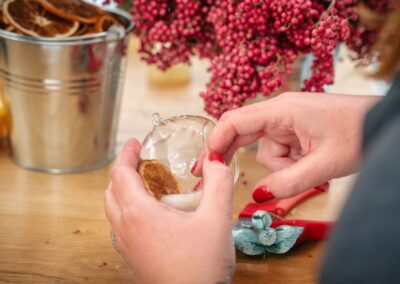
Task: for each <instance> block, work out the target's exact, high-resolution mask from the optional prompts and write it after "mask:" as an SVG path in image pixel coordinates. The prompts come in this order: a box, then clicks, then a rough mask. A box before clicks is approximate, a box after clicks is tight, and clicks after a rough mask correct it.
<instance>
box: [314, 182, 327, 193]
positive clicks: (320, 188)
mask: <svg viewBox="0 0 400 284" xmlns="http://www.w3.org/2000/svg"><path fill="white" fill-rule="evenodd" d="M329 187H330V182H329V181H328V182H325V183H323V184H321V185H318V186H316V187H315V189H316V190H319V191H322V192H325V191H328V189H329Z"/></svg>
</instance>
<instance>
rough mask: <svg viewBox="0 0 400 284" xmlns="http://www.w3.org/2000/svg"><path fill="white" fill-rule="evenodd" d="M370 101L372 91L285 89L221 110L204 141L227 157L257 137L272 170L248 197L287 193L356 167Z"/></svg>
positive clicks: (264, 161) (267, 197)
mask: <svg viewBox="0 0 400 284" xmlns="http://www.w3.org/2000/svg"><path fill="white" fill-rule="evenodd" d="M376 101H377V98H376V97H372V96H349V95H328V94H305V93H285V94H282V95H280V96H278V97H276V98H274V99H270V100H268V101H265V102H262V103H258V104H254V105H249V106H245V107H242V108H240V109H237V110H233V111H230V112H227V113H225V114H224V115H223V116H222V117H221V119H220V121H219V123H218V124H217V126H216V127H215V129H214V131H213V133H212V135H211V137H210V139H209V141H208V147H209V149H211V150H213V151H216V152H219V153H222V154H223V156H224V157H225V159H226V160H227V161H229V160H230V159H231V158H232V156H233V155H234V153H235V151H236V150H237V149H238V148H239V147H241V146H244V145H247V144H251V143H253V142H255V141H257V140H259V148H258V153H257V160H258V161H259V162H260V163H261V164H263V165H264V166H266V167H268V168H270V169H272V170H273V171H274V172H273V173H272V174H270V175H269V176H267V177H265V178H263V179H262V180H260V181H259V182H258V184H257V186H256V190H255V191H254V192H253V198H254V199H255V200H256V201H258V202H263V201H268V200H270V199H272V198H274V197H277V198H284V197H289V196H293V195H296V194H298V193H300V192H302V191H305V190H307V189H310V188H312V187H315V186H318V185H320V184H323V183H324V182H326V181H328V180H330V179H332V178H337V177H342V176H346V175H348V174H351V173H353V172H354V171H356V169H357V164H358V161H359V157H360V155H359V154H360V148H361V147H360V145H361V136H362V124H363V119H364V115H365V113H366V111H367V110H368V109H369V108H370V106H371V105H372V104H374V103H375V102H376ZM198 164H199V166H198V167H200V166H201V163H198ZM194 173H195V174H199V168H197V167H196V169H194Z"/></svg>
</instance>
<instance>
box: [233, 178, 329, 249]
mask: <svg viewBox="0 0 400 284" xmlns="http://www.w3.org/2000/svg"><path fill="white" fill-rule="evenodd" d="M328 187H329V183H326V184H324V185H321V186H317V187H315V188H313V189H310V190H308V191H306V192H303V193H301V194H299V195H297V196H294V197H291V198H287V199H281V200H276V201H270V202H265V203H249V204H247V205H246V206H245V207H244V208H243V210H242V211H241V212H240V214H239V219H238V221H237V223H236V224H235V225H234V227H233V229H232V237H233V240H234V243H235V247H236V248H237V249H238V250H239V251H241V252H242V253H244V254H246V255H250V256H257V255H265V254H266V253H274V254H284V253H287V252H289V251H290V250H291V249H293V248H295V247H297V246H299V245H301V244H303V243H305V242H308V241H321V240H326V239H327V238H328V237H329V233H330V231H331V229H332V226H333V225H334V222H332V221H314V220H299V219H283V218H284V217H285V216H286V215H287V214H288V213H289V212H290V211H291V210H292V209H293V208H294V207H295V206H297V205H298V204H300V203H302V202H304V201H306V200H308V199H310V198H312V197H313V196H316V195H319V194H321V193H323V192H325V191H326V189H327V188H328Z"/></svg>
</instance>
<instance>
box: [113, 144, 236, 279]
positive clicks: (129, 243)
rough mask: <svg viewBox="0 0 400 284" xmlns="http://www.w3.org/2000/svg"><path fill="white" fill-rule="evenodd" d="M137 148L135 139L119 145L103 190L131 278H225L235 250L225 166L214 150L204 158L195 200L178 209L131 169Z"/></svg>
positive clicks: (229, 180) (229, 175)
mask: <svg viewBox="0 0 400 284" xmlns="http://www.w3.org/2000/svg"><path fill="white" fill-rule="evenodd" d="M140 149H141V145H140V143H139V142H137V141H136V140H132V141H130V142H128V143H127V144H126V145H125V147H124V150H123V151H122V153H121V154H120V156H119V157H118V159H117V161H116V164H115V166H114V168H113V171H112V182H111V184H110V186H109V188H108V189H107V190H106V192H105V211H106V215H107V218H108V220H109V222H110V223H111V226H112V228H113V231H114V233H115V235H116V237H117V244H116V245H117V248H118V251H119V252H120V253H121V255H122V256H123V258H124V259H125V260H126V262H127V263H128V265H129V267H130V268H131V270H132V272H133V276H134V278H135V279H134V280H135V283H154V284H156V283H177V284H178V283H212V284H214V283H228V282H229V281H230V278H231V276H232V273H233V270H234V254H235V253H234V247H233V241H232V237H231V225H232V223H231V220H232V219H231V218H232V189H233V177H232V172H231V170H230V168H228V167H227V166H225V165H224V164H223V163H220V162H218V161H217V160H216V159H215V155H214V156H211V158H210V159H205V161H204V167H203V180H204V192H203V197H202V200H201V203H200V205H199V207H198V208H197V210H196V211H195V212H182V211H178V210H175V209H174V208H171V207H168V206H167V205H165V204H163V203H161V202H158V201H157V200H156V199H154V197H152V196H150V195H149V194H148V193H147V191H146V190H145V188H144V186H143V182H142V179H141V177H140V176H139V174H138V172H137V167H138V163H139V159H140V158H139V152H140ZM213 157H214V158H213Z"/></svg>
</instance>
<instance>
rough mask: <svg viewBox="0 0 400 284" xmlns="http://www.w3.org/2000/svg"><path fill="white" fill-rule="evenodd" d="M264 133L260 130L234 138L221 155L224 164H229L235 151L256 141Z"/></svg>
mask: <svg viewBox="0 0 400 284" xmlns="http://www.w3.org/2000/svg"><path fill="white" fill-rule="evenodd" d="M263 135H264V132H263V131H260V132H258V133H254V134H249V135H244V136H237V137H236V138H235V140H233V142H232V143H231V145H230V146H229V148H228V149H227V150H226V152H225V153H223V156H224V158H225V161H226V164H227V165H229V164H230V163H231V161H232V159H233V156H234V155H235V153H236V151H237V150H238V149H239V148H240V147H243V146H246V145H250V144H252V143H254V142H256V141H257V140H258V139H260V138H261V137H262V136H263Z"/></svg>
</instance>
